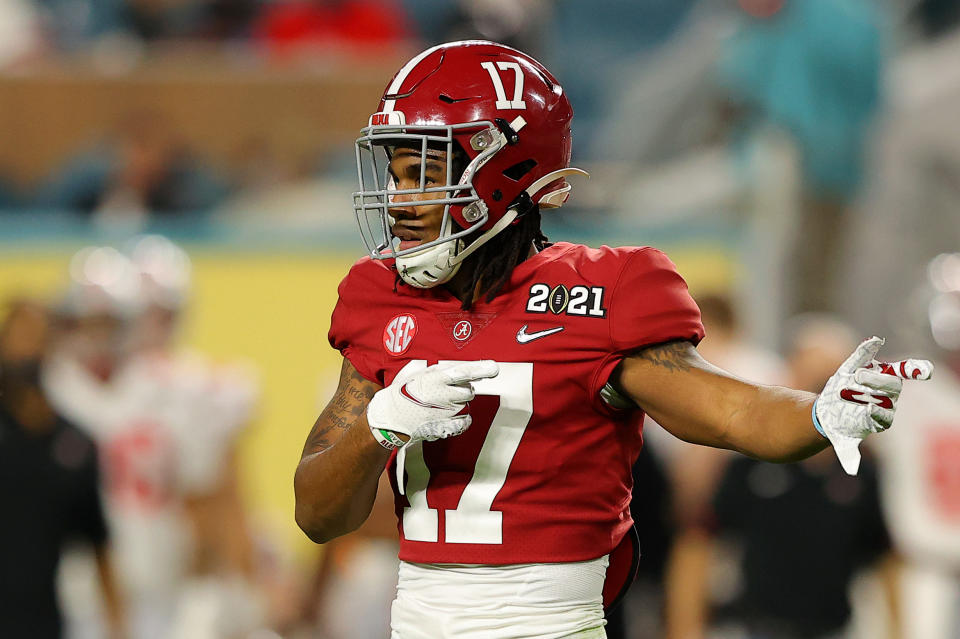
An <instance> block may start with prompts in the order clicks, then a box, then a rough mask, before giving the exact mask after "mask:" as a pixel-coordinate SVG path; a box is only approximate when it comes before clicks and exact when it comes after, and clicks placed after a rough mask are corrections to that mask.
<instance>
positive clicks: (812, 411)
mask: <svg viewBox="0 0 960 639" xmlns="http://www.w3.org/2000/svg"><path fill="white" fill-rule="evenodd" d="M818 401H820V398H819V397H818V398H817V399H815V400H814V401H813V407H812V408H811V409H810V418H811V419H812V420H813V427H814V428H816V429H817V432H818V433H820V435H821V436H822V437H823V438H824V439H827V434H826V433H825V432H824V431H823V426H821V425H820V420H819V419H817V402H818Z"/></svg>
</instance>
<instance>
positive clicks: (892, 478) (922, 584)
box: [875, 253, 960, 639]
mask: <svg viewBox="0 0 960 639" xmlns="http://www.w3.org/2000/svg"><path fill="white" fill-rule="evenodd" d="M915 302H916V308H915V313H916V315H917V316H918V321H916V322H914V323H913V325H914V327H915V329H914V330H915V334H914V335H913V339H914V340H917V342H918V343H923V342H927V344H928V348H930V345H929V342H930V341H933V342H934V343H935V345H936V352H938V353H939V361H938V362H937V363H938V364H939V368H938V369H937V379H936V382H935V383H934V384H933V385H932V386H931V387H930V388H926V389H924V390H923V392H921V393H916V394H911V396H910V397H909V398H908V401H907V403H906V405H905V411H904V412H903V413H902V414H898V416H897V424H896V428H894V429H891V430H890V432H889V433H884V435H883V437H880V438H878V439H877V442H876V443H875V449H876V451H877V452H878V454H879V459H880V462H881V469H882V470H883V474H882V475H881V479H882V489H883V490H882V496H883V504H884V509H885V511H886V514H887V519H888V522H889V523H888V525H889V527H890V531H891V533H892V536H893V541H894V544H895V545H896V547H897V550H898V551H899V552H900V553H901V555H902V556H903V558H904V565H903V568H902V579H903V588H902V594H903V618H904V626H903V627H904V637H905V639H921V638H922V639H952V638H955V637H957V636H960V417H958V416H960V253H944V254H942V255H939V256H938V257H937V258H935V259H934V260H933V261H931V263H930V265H929V267H928V271H927V277H926V278H925V282H924V284H923V285H922V286H921V287H920V289H919V290H918V291H917V294H916V296H915ZM911 314H912V313H911Z"/></svg>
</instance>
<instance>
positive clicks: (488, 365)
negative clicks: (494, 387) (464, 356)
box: [444, 359, 500, 384]
mask: <svg viewBox="0 0 960 639" xmlns="http://www.w3.org/2000/svg"><path fill="white" fill-rule="evenodd" d="M499 372H500V367H499V366H497V363H496V362H495V361H493V360H490V359H482V360H478V361H476V362H462V363H460V364H455V365H453V366H451V367H450V368H448V369H446V370H445V371H444V373H445V374H446V375H447V379H449V380H450V383H451V384H462V383H463V382H472V381H474V380H477V379H483V378H485V377H496V376H497V373H499Z"/></svg>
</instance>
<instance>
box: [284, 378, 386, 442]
mask: <svg viewBox="0 0 960 639" xmlns="http://www.w3.org/2000/svg"><path fill="white" fill-rule="evenodd" d="M378 388H379V387H378V386H377V385H376V384H374V383H373V382H370V381H368V380H367V379H365V378H364V377H363V376H362V375H361V374H360V373H358V372H357V370H356V369H355V368H354V367H353V366H351V365H350V363H349V362H347V361H344V363H343V368H342V369H341V371H340V384H339V385H338V387H337V392H336V394H335V395H334V396H333V399H331V400H330V403H329V404H327V407H326V408H324V409H323V412H322V413H320V417H318V418H317V422H316V423H315V424H314V425H313V429H311V431H310V434H309V435H308V436H307V443H306V444H305V445H304V447H303V454H304V455H309V454H312V453H316V452H320V451H322V450H326V449H327V448H329V447H330V446H331V445H332V444H333V443H334V442H336V441H337V439H339V438H340V436H341V435H342V434H343V433H344V431H346V430H347V429H348V428H350V426H351V425H352V424H353V423H354V422H355V421H356V420H357V418H358V417H360V416H361V415H363V411H365V410H366V409H367V403H368V402H369V401H370V398H371V397H373V394H374V393H376V392H377V390H378Z"/></svg>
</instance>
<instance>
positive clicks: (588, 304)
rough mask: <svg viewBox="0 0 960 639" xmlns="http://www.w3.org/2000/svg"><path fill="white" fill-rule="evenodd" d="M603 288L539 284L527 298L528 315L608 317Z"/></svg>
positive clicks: (535, 285) (531, 290) (531, 288)
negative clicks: (551, 314) (549, 314)
mask: <svg viewBox="0 0 960 639" xmlns="http://www.w3.org/2000/svg"><path fill="white" fill-rule="evenodd" d="M604 292H605V290H604V287H602V286H589V287H588V286H583V285H577V286H570V287H567V286H565V285H563V284H557V285H556V286H550V285H549V284H546V283H545V282H537V283H536V284H534V285H533V286H531V287H530V297H529V298H527V312H528V313H553V314H554V315H574V316H580V317H606V316H607V309H606V307H605V306H604V304H603V294H604Z"/></svg>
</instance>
